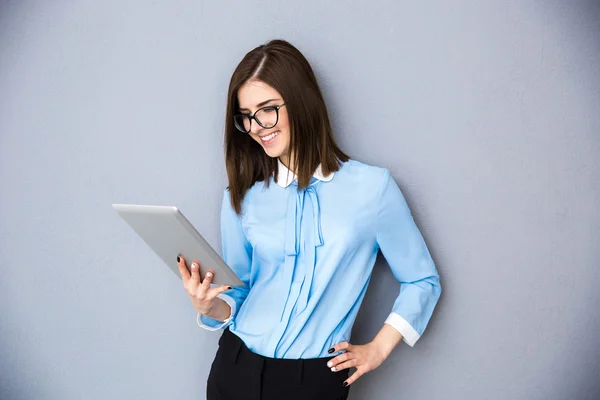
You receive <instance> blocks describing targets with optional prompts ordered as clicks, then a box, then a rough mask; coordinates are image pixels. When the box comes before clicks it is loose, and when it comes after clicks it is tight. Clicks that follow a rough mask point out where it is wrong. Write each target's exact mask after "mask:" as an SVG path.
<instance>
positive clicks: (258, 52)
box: [225, 40, 350, 214]
mask: <svg viewBox="0 0 600 400" xmlns="http://www.w3.org/2000/svg"><path fill="white" fill-rule="evenodd" d="M252 79H256V80H259V81H262V82H264V83H266V84H268V85H270V86H271V87H273V88H274V89H275V90H277V91H278V92H279V94H280V95H281V96H282V98H283V101H284V103H285V104H286V109H287V114H288V119H289V124H290V149H289V150H290V153H293V154H294V159H293V162H294V165H293V166H290V169H292V170H293V171H295V172H296V174H297V176H298V188H299V189H303V188H306V187H307V186H308V184H309V183H310V179H311V177H312V175H313V173H314V171H315V169H316V168H317V167H318V165H319V164H321V169H322V172H323V174H324V175H328V174H330V173H332V172H335V171H337V170H338V169H339V168H340V166H341V162H346V161H348V160H349V158H350V157H348V156H347V155H346V154H345V153H344V152H343V151H342V150H340V148H339V147H338V146H337V144H336V143H335V140H334V139H333V134H332V131H331V125H330V123H329V116H328V114H327V107H326V106H325V101H324V99H323V95H322V94H321V90H320V89H319V86H318V84H317V79H316V78H315V74H314V73H313V70H312V68H311V67H310V65H309V63H308V61H307V60H306V58H305V57H304V56H303V55H302V53H300V51H299V50H298V49H297V48H295V47H294V46H292V45H291V44H290V43H288V42H287V41H285V40H271V41H269V42H267V43H266V44H264V45H261V46H258V47H257V48H255V49H254V50H252V51H250V52H249V53H247V54H246V55H245V56H244V58H243V59H242V61H241V62H240V63H239V64H238V66H237V68H236V69H235V71H234V72H233V75H232V76H231V81H230V82H229V91H228V93H227V112H226V116H225V164H226V168H227V177H228V179H229V186H228V188H229V193H230V198H231V205H232V207H233V208H234V209H235V211H236V212H237V213H238V214H241V210H242V201H243V199H244V196H245V195H246V192H247V191H248V189H250V188H251V187H252V185H254V184H255V183H256V182H257V181H265V184H266V185H267V186H268V185H269V182H270V178H271V176H273V177H274V178H275V180H276V179H277V172H278V171H277V159H276V158H271V157H269V156H268V155H267V154H266V153H265V151H264V150H263V148H262V147H261V145H260V144H258V143H257V142H256V141H255V140H254V139H252V137H251V136H250V135H249V134H245V133H242V132H240V131H238V130H237V129H236V127H235V125H234V123H233V115H234V114H236V113H237V112H238V107H239V104H238V99H237V91H238V89H239V88H240V87H241V86H242V85H243V84H244V83H246V82H247V81H249V80H252Z"/></svg>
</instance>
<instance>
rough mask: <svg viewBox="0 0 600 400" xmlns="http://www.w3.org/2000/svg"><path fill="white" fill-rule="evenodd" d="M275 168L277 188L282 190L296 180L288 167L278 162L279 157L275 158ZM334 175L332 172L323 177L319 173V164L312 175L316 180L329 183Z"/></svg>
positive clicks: (321, 172) (321, 173)
mask: <svg viewBox="0 0 600 400" xmlns="http://www.w3.org/2000/svg"><path fill="white" fill-rule="evenodd" d="M277 166H278V170H279V172H278V174H277V184H278V185H279V186H281V187H283V188H285V187H288V186H289V185H290V184H291V183H292V182H294V181H295V180H296V179H297V176H296V174H295V173H293V172H292V171H290V170H289V169H288V167H286V166H285V165H284V164H283V163H282V162H281V160H279V157H278V158H277ZM334 174H335V172H332V173H331V174H329V175H327V176H323V171H321V164H319V166H318V167H317V169H316V170H315V173H314V174H313V177H315V178H317V179H318V180H320V181H324V182H329V181H330V180H332V179H333V175H334Z"/></svg>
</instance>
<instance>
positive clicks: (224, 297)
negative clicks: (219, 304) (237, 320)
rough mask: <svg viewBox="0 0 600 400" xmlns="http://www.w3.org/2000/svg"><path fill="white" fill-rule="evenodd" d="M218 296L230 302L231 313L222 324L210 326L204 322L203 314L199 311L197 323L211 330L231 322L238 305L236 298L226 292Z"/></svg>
mask: <svg viewBox="0 0 600 400" xmlns="http://www.w3.org/2000/svg"><path fill="white" fill-rule="evenodd" d="M217 297H218V298H220V299H221V300H223V301H224V302H225V303H227V304H229V307H231V314H229V318H227V319H226V320H225V321H223V323H222V324H219V325H217V326H208V325H206V324H205V323H204V322H202V318H200V316H201V315H202V314H200V313H198V316H197V317H196V323H197V324H198V326H199V327H201V328H204V329H206V330H209V331H217V330H219V329H221V328H223V327H224V326H225V325H227V324H228V323H229V321H231V319H232V318H233V316H234V315H235V310H236V307H237V306H236V304H235V300H234V299H233V298H232V297H230V296H228V295H226V294H224V293H220V294H218V295H217ZM209 318H210V317H209ZM215 321H217V320H215Z"/></svg>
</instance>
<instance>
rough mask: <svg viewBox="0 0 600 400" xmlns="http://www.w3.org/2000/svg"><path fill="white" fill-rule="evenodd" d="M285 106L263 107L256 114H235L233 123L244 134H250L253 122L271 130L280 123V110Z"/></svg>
mask: <svg viewBox="0 0 600 400" xmlns="http://www.w3.org/2000/svg"><path fill="white" fill-rule="evenodd" d="M283 106H285V103H284V104H282V105H279V106H266V107H261V108H259V109H258V110H256V111H254V114H252V115H250V114H235V115H234V116H233V122H234V124H235V127H236V128H237V129H238V130H239V131H241V132H244V133H250V128H251V126H252V120H255V121H256V123H257V124H259V125H260V126H262V127H263V128H265V129H269V128H272V127H274V126H275V125H277V121H279V109H280V108H281V107H283Z"/></svg>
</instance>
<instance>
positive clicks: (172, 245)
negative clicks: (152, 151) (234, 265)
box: [112, 204, 244, 286]
mask: <svg viewBox="0 0 600 400" xmlns="http://www.w3.org/2000/svg"><path fill="white" fill-rule="evenodd" d="M112 206H113V208H114V209H115V210H116V211H117V213H119V215H120V216H121V217H122V218H123V219H124V220H125V221H126V222H127V223H128V224H129V226H131V227H132V228H133V230H134V231H135V232H137V234H138V235H139V236H140V237H141V238H142V239H143V240H144V241H145V242H146V244H147V245H148V246H150V248H151V249H152V250H153V251H154V253H156V255H157V256H159V257H160V258H161V259H162V260H163V261H164V262H165V264H167V266H168V267H169V268H170V269H171V270H172V271H173V272H174V273H175V274H176V275H177V276H178V277H179V278H181V274H180V272H179V267H178V266H177V256H178V255H179V254H181V255H182V256H183V257H184V258H185V260H186V264H187V266H188V269H189V267H190V265H191V263H192V261H194V260H198V262H199V263H200V276H201V278H202V279H204V275H205V274H206V272H208V270H209V269H210V268H212V269H213V270H214V271H215V274H214V277H213V281H212V283H214V284H217V285H229V286H243V285H244V284H243V282H242V281H241V280H240V279H239V278H238V276H237V275H236V274H235V273H234V272H233V271H232V270H231V268H229V266H227V264H225V262H224V261H223V259H222V258H221V257H220V256H219V254H218V253H217V252H216V251H215V250H214V249H213V248H212V247H211V246H210V245H209V244H208V242H207V241H206V240H205V239H204V238H203V237H202V235H200V233H198V231H197V230H196V229H195V228H194V226H193V225H192V224H191V223H190V222H189V221H188V219H187V218H186V217H185V216H184V215H183V214H182V213H181V211H179V209H178V208H177V207H174V206H151V205H139V204H113V205H112Z"/></svg>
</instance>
